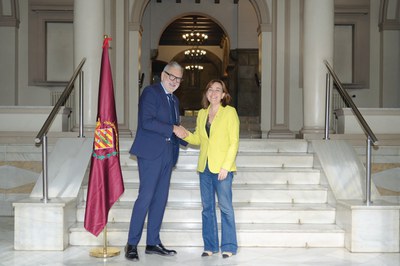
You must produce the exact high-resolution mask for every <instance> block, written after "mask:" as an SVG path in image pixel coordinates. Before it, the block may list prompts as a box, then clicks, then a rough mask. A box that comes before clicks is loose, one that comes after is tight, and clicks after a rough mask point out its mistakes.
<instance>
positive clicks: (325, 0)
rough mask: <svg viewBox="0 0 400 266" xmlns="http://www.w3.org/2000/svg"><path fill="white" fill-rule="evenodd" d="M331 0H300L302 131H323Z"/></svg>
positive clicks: (330, 47) (330, 51) (331, 28)
mask: <svg viewBox="0 0 400 266" xmlns="http://www.w3.org/2000/svg"><path fill="white" fill-rule="evenodd" d="M333 31H334V0H304V51H303V55H304V57H303V58H304V60H303V75H304V76H303V77H304V83H303V87H304V98H303V101H304V126H303V128H302V130H301V133H302V134H306V133H317V134H319V133H322V134H323V133H324V129H325V126H324V125H325V95H326V73H327V70H326V67H325V65H324V62H323V61H324V60H328V62H329V63H330V64H331V65H332V62H333V33H334V32H333Z"/></svg>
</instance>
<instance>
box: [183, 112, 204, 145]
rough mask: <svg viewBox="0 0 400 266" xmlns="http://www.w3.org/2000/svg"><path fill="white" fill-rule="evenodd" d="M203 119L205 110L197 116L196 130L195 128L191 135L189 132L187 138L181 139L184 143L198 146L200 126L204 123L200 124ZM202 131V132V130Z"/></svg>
mask: <svg viewBox="0 0 400 266" xmlns="http://www.w3.org/2000/svg"><path fill="white" fill-rule="evenodd" d="M204 117H205V110H204V109H201V110H200V111H199V113H198V115H197V119H196V128H195V130H194V132H193V133H192V132H190V131H189V136H187V137H186V138H184V139H183V140H184V141H186V142H188V143H190V144H192V145H196V146H199V145H200V130H201V127H202V125H204V123H203V122H202V121H203V120H204V119H205V118H204ZM204 126H205V125H204ZM203 130H204V128H203Z"/></svg>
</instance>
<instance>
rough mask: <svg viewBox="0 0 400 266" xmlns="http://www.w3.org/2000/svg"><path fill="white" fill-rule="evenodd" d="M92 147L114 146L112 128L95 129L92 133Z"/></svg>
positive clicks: (108, 147) (106, 147)
mask: <svg viewBox="0 0 400 266" xmlns="http://www.w3.org/2000/svg"><path fill="white" fill-rule="evenodd" d="M94 143H95V145H94V149H95V150H101V149H110V148H111V149H112V148H114V134H113V129H112V128H110V127H109V128H99V129H96V131H95V134H94Z"/></svg>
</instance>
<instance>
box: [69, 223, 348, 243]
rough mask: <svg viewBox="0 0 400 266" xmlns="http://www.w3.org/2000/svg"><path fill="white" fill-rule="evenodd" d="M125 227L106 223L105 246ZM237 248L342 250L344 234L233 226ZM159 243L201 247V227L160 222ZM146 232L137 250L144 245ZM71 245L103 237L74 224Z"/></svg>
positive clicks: (122, 236) (118, 239) (325, 228)
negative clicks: (333, 248)
mask: <svg viewBox="0 0 400 266" xmlns="http://www.w3.org/2000/svg"><path fill="white" fill-rule="evenodd" d="M128 228H129V223H108V225H107V240H108V243H109V245H115V246H124V245H125V244H126V241H127V237H128ZM236 230H237V237H238V245H239V246H240V247H257V246H263V247H343V246H344V231H343V230H342V229H340V228H339V227H338V226H336V225H334V224H301V225H300V224H250V223H239V224H237V225H236ZM160 234H161V239H162V241H163V244H164V245H166V246H177V247H179V246H203V242H202V237H201V223H168V222H163V224H162V229H161V233H160ZM145 239H146V228H144V230H143V235H142V239H141V241H140V243H139V245H140V246H143V245H145V243H146V240H145ZM70 244H71V245H96V246H102V245H103V234H100V235H99V237H95V236H93V235H92V234H90V233H89V232H87V231H86V230H85V229H84V228H83V224H82V223H77V224H75V226H73V227H71V229H70Z"/></svg>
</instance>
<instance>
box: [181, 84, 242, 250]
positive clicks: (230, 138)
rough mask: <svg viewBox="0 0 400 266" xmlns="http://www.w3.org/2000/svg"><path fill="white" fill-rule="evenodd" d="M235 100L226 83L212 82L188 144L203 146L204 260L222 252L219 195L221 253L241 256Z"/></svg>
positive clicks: (200, 157)
mask: <svg viewBox="0 0 400 266" xmlns="http://www.w3.org/2000/svg"><path fill="white" fill-rule="evenodd" d="M230 100H231V96H230V95H229V93H228V90H227V88H226V86H225V83H224V82H223V81H222V80H219V79H214V80H211V81H210V82H209V83H208V84H207V86H206V89H205V90H204V92H203V99H202V106H203V109H201V110H200V111H199V113H198V116H197V122H196V129H195V132H194V133H190V132H188V136H187V137H186V138H184V140H185V141H187V142H189V143H190V144H193V145H200V155H199V159H198V165H197V171H198V172H199V176H200V192H201V202H202V206H203V211H202V222H203V226H202V234H203V241H204V252H203V254H202V256H203V257H206V256H211V255H212V254H213V253H218V252H219V245H218V244H219V240H218V226H217V216H216V209H215V205H216V204H215V194H217V197H218V206H219V208H220V210H221V229H222V234H221V238H222V239H221V251H222V257H223V258H229V257H231V256H232V255H235V254H236V252H237V239H236V225H235V215H234V211H233V206H232V180H233V172H234V171H236V163H235V160H236V154H237V151H238V146H239V117H238V115H237V113H236V110H235V108H233V107H231V106H229V105H228V103H229V102H230Z"/></svg>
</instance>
